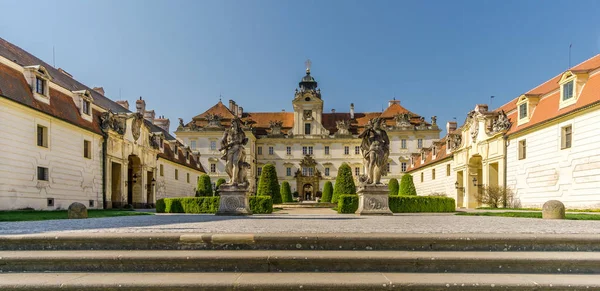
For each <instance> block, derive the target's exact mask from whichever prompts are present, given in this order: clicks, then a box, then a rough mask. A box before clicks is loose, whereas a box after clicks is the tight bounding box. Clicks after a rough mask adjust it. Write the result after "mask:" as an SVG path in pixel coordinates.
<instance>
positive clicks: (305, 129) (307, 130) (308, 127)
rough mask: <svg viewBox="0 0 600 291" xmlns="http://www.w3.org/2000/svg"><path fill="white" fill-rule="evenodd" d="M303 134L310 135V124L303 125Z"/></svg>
mask: <svg viewBox="0 0 600 291" xmlns="http://www.w3.org/2000/svg"><path fill="white" fill-rule="evenodd" d="M304 134H310V123H306V124H304Z"/></svg>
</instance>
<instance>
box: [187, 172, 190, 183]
mask: <svg viewBox="0 0 600 291" xmlns="http://www.w3.org/2000/svg"><path fill="white" fill-rule="evenodd" d="M186 180H187V182H188V183H189V182H190V173H187V174H186Z"/></svg>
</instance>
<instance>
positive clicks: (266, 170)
mask: <svg viewBox="0 0 600 291" xmlns="http://www.w3.org/2000/svg"><path fill="white" fill-rule="evenodd" d="M256 195H258V196H271V198H273V204H281V191H280V190H279V181H278V180H277V170H275V166H273V165H271V164H267V165H265V166H264V167H263V168H262V173H261V175H260V181H259V182H258V191H256Z"/></svg>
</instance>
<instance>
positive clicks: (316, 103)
mask: <svg viewBox="0 0 600 291" xmlns="http://www.w3.org/2000/svg"><path fill="white" fill-rule="evenodd" d="M305 64H306V75H305V76H304V77H303V78H302V80H301V81H300V83H298V87H299V88H298V89H296V93H295V95H294V100H293V101H292V105H293V106H294V128H293V131H292V132H293V133H294V136H304V137H307V138H310V137H317V136H320V135H328V134H329V132H328V131H327V130H326V129H325V128H324V127H323V125H322V123H321V120H322V116H323V100H322V99H321V89H317V81H315V78H313V77H312V76H311V75H310V65H311V61H310V60H307V61H306V63H305Z"/></svg>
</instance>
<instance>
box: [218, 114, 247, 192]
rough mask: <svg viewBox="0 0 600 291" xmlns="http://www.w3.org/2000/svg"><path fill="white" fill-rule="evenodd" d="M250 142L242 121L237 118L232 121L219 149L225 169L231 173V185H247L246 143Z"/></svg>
mask: <svg viewBox="0 0 600 291" xmlns="http://www.w3.org/2000/svg"><path fill="white" fill-rule="evenodd" d="M247 143H248V138H247V137H246V134H245V133H244V131H243V130H242V126H241V121H240V119H239V118H235V119H233V120H232V121H231V127H230V128H228V129H226V130H225V133H224V134H223V139H222V140H221V148H220V149H219V151H221V153H223V156H222V157H221V159H223V160H225V171H226V172H227V175H229V182H228V183H227V184H229V185H230V186H238V185H239V186H247V185H246V184H247V179H245V178H244V177H246V175H244V173H240V171H246V170H247V168H248V167H245V166H244V165H245V164H246V154H245V153H244V145H246V144H247Z"/></svg>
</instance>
